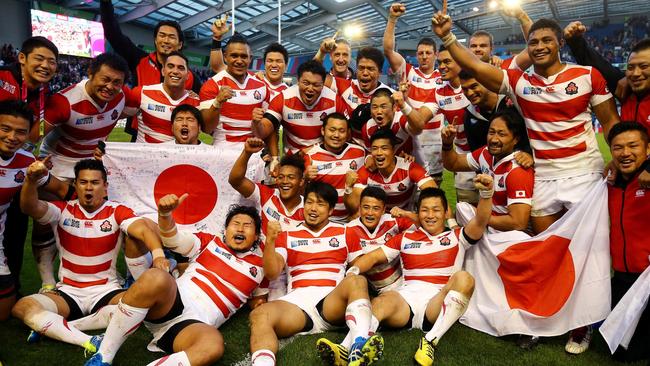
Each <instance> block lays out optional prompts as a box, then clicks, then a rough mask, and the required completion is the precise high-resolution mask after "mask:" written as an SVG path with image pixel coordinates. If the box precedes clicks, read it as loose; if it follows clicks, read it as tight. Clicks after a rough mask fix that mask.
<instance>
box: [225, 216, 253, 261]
mask: <svg viewBox="0 0 650 366" xmlns="http://www.w3.org/2000/svg"><path fill="white" fill-rule="evenodd" d="M224 238H225V240H224V241H225V242H226V245H227V246H228V247H229V248H230V249H232V250H235V251H238V252H245V251H247V250H249V249H250V248H251V247H252V246H253V244H255V242H256V241H257V239H258V236H257V234H256V233H255V220H253V218H252V217H250V216H249V215H246V214H237V215H235V216H233V217H232V219H230V222H228V226H226V232H225V233H224Z"/></svg>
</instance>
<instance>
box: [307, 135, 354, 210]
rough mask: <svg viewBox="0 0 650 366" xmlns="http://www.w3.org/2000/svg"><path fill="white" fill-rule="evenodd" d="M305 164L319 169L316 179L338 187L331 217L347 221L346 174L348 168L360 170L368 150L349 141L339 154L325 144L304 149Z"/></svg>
mask: <svg viewBox="0 0 650 366" xmlns="http://www.w3.org/2000/svg"><path fill="white" fill-rule="evenodd" d="M304 156H305V166H309V165H314V166H316V169H318V174H317V175H316V178H314V180H315V181H321V182H325V183H327V184H329V185H331V186H332V187H334V188H336V192H337V193H338V196H339V198H338V201H337V202H336V206H335V207H334V212H333V213H332V216H331V219H332V220H335V221H345V220H346V219H347V218H348V216H349V214H348V210H347V209H346V208H345V204H344V203H343V196H344V194H345V174H346V173H347V172H348V170H353V171H355V172H356V171H358V170H359V169H360V168H361V167H362V166H363V164H364V160H365V157H366V151H365V150H364V149H363V148H362V147H361V146H359V145H355V144H351V143H348V144H347V146H346V147H345V148H344V149H343V151H341V153H339V154H334V153H332V152H330V151H327V150H326V149H325V147H324V146H323V144H318V145H314V146H312V147H310V148H308V149H305V150H304Z"/></svg>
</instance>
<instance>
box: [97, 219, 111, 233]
mask: <svg viewBox="0 0 650 366" xmlns="http://www.w3.org/2000/svg"><path fill="white" fill-rule="evenodd" d="M99 229H100V230H101V231H102V232H105V233H107V232H109V231H111V230H113V225H111V222H110V221H108V220H104V222H102V224H101V225H99Z"/></svg>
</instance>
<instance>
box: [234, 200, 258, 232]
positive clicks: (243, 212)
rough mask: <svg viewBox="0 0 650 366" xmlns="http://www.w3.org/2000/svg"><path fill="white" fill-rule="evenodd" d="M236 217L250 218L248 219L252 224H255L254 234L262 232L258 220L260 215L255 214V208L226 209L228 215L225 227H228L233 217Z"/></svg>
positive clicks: (242, 206) (238, 207) (236, 207)
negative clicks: (251, 220)
mask: <svg viewBox="0 0 650 366" xmlns="http://www.w3.org/2000/svg"><path fill="white" fill-rule="evenodd" d="M237 215H246V216H250V218H251V219H253V222H255V234H258V235H259V233H260V232H262V219H261V218H260V214H259V213H258V212H257V209H256V208H255V207H252V206H244V205H231V206H230V208H229V209H228V214H227V215H226V226H228V224H230V221H231V220H232V219H233V217H235V216H237Z"/></svg>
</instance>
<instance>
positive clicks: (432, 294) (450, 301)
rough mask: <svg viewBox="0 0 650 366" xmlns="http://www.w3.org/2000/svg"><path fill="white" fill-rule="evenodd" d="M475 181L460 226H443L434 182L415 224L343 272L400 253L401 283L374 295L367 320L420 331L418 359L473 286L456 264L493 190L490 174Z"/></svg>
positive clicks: (479, 230)
mask: <svg viewBox="0 0 650 366" xmlns="http://www.w3.org/2000/svg"><path fill="white" fill-rule="evenodd" d="M474 184H475V186H476V188H477V189H478V190H479V193H480V196H481V199H480V200H479V204H478V207H477V210H476V216H475V217H474V218H473V219H472V220H471V221H470V222H469V223H468V224H467V225H466V226H465V227H463V228H457V229H453V230H449V231H445V213H446V212H447V198H446V197H445V193H444V192H443V191H442V190H440V189H438V188H427V189H424V190H422V192H421V193H420V197H419V199H418V204H417V209H418V210H417V215H418V220H419V222H420V228H418V229H413V230H409V231H407V232H405V233H402V234H399V235H397V236H395V237H393V238H392V239H390V240H389V241H388V242H387V243H386V244H385V245H383V246H381V247H380V248H377V249H375V250H373V251H372V252H370V253H368V254H364V255H363V256H362V257H360V258H359V259H358V260H357V261H356V262H355V263H354V266H352V267H350V269H348V271H347V274H348V275H355V274H356V273H366V272H368V271H370V270H371V269H372V268H375V266H377V265H381V264H384V263H390V262H391V261H393V260H395V259H396V258H400V260H401V262H402V275H403V276H404V284H403V285H402V286H400V287H399V288H397V289H395V290H392V291H387V292H382V293H381V294H380V295H379V296H378V297H376V298H374V299H373V301H372V313H373V317H375V318H376V320H375V321H373V322H372V324H373V325H378V324H384V325H386V326H388V327H391V328H403V327H410V328H417V329H422V330H423V331H425V332H426V334H425V335H424V337H422V339H421V340H420V345H419V347H418V350H417V352H416V353H415V356H414V358H415V361H416V363H417V364H419V365H432V364H433V357H434V349H435V347H436V345H437V344H438V342H439V341H440V338H441V337H442V336H443V335H444V334H445V333H446V332H447V330H449V328H451V326H452V325H453V324H454V323H455V322H456V321H457V320H458V318H460V316H461V315H462V314H463V313H464V312H465V309H467V304H468V303H469V299H470V297H471V296H472V292H473V291H474V278H473V277H472V275H470V274H469V273H467V272H465V271H462V270H461V265H462V263H463V258H464V254H465V250H466V249H467V248H468V247H469V246H470V245H472V244H475V243H476V242H477V241H478V240H479V239H480V238H481V236H483V232H484V231H485V228H486V226H487V223H488V220H489V219H490V213H491V210H492V195H493V193H494V187H493V182H492V177H490V176H489V175H485V174H479V175H477V176H476V178H475V179H474ZM370 331H376V329H370Z"/></svg>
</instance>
